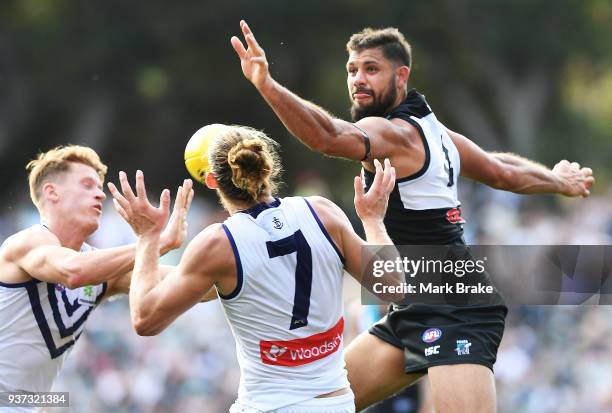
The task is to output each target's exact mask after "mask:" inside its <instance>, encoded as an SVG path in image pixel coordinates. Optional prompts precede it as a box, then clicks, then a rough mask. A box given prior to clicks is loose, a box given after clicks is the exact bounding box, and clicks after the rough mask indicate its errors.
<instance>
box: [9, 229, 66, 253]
mask: <svg viewBox="0 0 612 413" xmlns="http://www.w3.org/2000/svg"><path fill="white" fill-rule="evenodd" d="M43 245H56V246H59V245H61V244H60V241H59V239H58V238H57V237H56V236H55V235H54V234H53V233H52V232H51V231H49V230H48V229H46V228H45V227H43V226H42V225H34V226H32V227H29V228H26V229H24V230H22V231H19V232H17V233H16V234H13V235H11V236H10V237H9V238H7V239H6V241H4V243H3V244H2V256H3V258H5V259H6V260H8V261H16V260H18V259H19V258H21V257H23V256H24V255H26V254H27V253H28V252H30V251H31V250H33V249H34V248H37V247H40V246H43Z"/></svg>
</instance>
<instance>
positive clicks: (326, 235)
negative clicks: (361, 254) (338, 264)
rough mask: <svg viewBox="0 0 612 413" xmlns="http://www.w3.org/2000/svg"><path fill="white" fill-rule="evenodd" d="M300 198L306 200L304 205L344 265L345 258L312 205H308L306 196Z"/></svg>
mask: <svg viewBox="0 0 612 413" xmlns="http://www.w3.org/2000/svg"><path fill="white" fill-rule="evenodd" d="M302 199H303V200H304V202H306V205H308V208H310V212H312V216H314V219H315V220H316V221H317V224H319V228H321V232H323V235H325V238H327V240H328V241H329V243H330V244H331V246H332V247H334V251H336V254H338V257H340V261H342V265H346V260H345V259H344V256H343V255H342V253H341V252H340V250H339V249H338V246H337V245H336V243H335V242H334V240H333V239H332V237H331V236H330V235H329V232H327V230H326V229H325V226H324V225H323V223H322V222H321V220H320V219H319V216H318V215H317V213H316V212H315V210H314V208H313V207H312V205H310V202H308V200H307V199H306V198H302Z"/></svg>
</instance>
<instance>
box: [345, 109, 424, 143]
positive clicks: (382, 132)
mask: <svg viewBox="0 0 612 413" xmlns="http://www.w3.org/2000/svg"><path fill="white" fill-rule="evenodd" d="M355 125H356V126H358V127H359V128H360V129H363V130H365V131H367V133H368V136H369V137H370V139H373V138H374V139H375V138H376V137H381V138H383V139H384V140H385V141H387V143H392V144H398V145H399V144H401V145H406V144H409V143H410V142H411V138H412V137H416V136H418V131H417V129H416V128H415V127H414V126H413V125H412V124H411V123H410V122H408V121H406V120H403V119H400V118H393V119H387V118H383V117H378V116H371V117H367V118H363V119H361V120H360V121H358V122H357V123H355Z"/></svg>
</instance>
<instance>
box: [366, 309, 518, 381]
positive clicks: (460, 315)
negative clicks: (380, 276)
mask: <svg viewBox="0 0 612 413" xmlns="http://www.w3.org/2000/svg"><path fill="white" fill-rule="evenodd" d="M507 313H508V309H507V308H506V306H505V305H503V304H499V305H482V306H453V305H426V304H411V305H408V306H398V305H394V304H392V305H391V306H390V307H389V313H388V314H387V315H386V316H385V317H383V318H382V319H381V320H380V321H379V322H378V323H376V324H374V325H373V326H372V327H371V328H370V334H374V335H375V336H376V337H378V338H380V339H381V340H383V341H386V342H388V343H390V344H392V345H394V346H395V347H398V348H401V349H403V350H404V368H405V371H406V373H427V369H428V368H429V367H433V366H440V365H448V364H463V363H467V364H482V365H483V366H486V367H488V368H490V369H491V370H493V364H494V363H495V360H496V358H497V349H498V347H499V343H500V342H501V339H502V335H503V333H504V324H505V318H506V314H507Z"/></svg>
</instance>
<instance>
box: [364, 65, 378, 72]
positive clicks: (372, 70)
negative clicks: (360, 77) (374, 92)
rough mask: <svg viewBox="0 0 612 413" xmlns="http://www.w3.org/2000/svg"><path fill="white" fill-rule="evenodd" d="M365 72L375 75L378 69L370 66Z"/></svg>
mask: <svg viewBox="0 0 612 413" xmlns="http://www.w3.org/2000/svg"><path fill="white" fill-rule="evenodd" d="M366 70H367V71H368V73H376V72H377V71H378V68H376V67H375V66H370V67H368V68H367V69H366Z"/></svg>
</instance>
